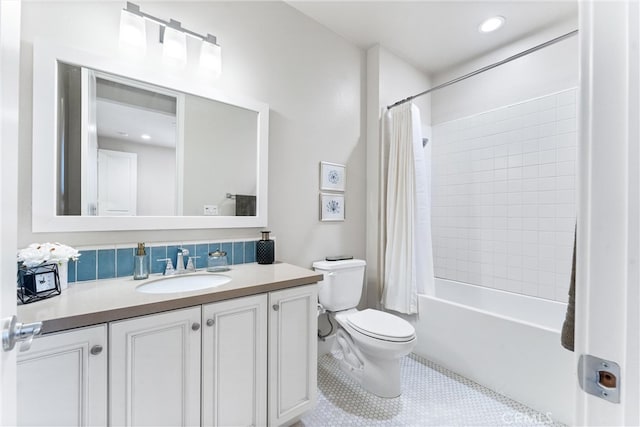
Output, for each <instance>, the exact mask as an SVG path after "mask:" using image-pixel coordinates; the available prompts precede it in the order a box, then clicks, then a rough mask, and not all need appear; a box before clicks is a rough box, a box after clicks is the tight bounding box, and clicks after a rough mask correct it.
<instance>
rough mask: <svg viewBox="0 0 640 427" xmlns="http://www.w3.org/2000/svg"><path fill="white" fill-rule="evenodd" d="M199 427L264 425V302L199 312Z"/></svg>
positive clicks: (243, 301)
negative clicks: (200, 324) (201, 326)
mask: <svg viewBox="0 0 640 427" xmlns="http://www.w3.org/2000/svg"><path fill="white" fill-rule="evenodd" d="M202 322H203V324H204V325H205V326H204V329H203V332H202V346H203V348H202V424H203V425H204V426H259V425H265V424H266V422H267V296H266V295H264V294H263V295H255V296H251V297H246V298H238V299H234V300H229V301H223V302H219V303H214V304H209V305H205V306H203V307H202Z"/></svg>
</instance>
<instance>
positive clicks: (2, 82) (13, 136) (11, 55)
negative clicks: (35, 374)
mask: <svg viewBox="0 0 640 427" xmlns="http://www.w3.org/2000/svg"><path fill="white" fill-rule="evenodd" d="M20 7H21V3H20V1H19V0H15V1H7V0H2V1H0V152H1V153H2V154H1V155H0V200H1V202H0V203H1V206H2V208H1V210H0V328H2V327H3V326H4V323H5V320H6V319H7V318H9V317H10V316H13V315H15V314H16V249H17V228H18V218H17V216H18V197H17V191H18V166H17V164H18V86H19V84H18V82H19V74H18V73H19V67H20ZM15 390H16V350H13V351H10V352H6V351H2V349H0V426H13V425H15V424H16V396H15V394H16V392H15Z"/></svg>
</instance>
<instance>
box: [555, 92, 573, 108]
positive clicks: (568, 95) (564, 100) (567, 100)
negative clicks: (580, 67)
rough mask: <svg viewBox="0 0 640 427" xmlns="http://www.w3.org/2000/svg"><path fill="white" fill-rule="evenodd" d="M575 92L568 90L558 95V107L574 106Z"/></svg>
mask: <svg viewBox="0 0 640 427" xmlns="http://www.w3.org/2000/svg"><path fill="white" fill-rule="evenodd" d="M576 98H577V92H576V89H569V90H567V91H564V92H560V93H559V94H558V106H560V107H561V106H564V105H569V104H574V105H575V104H576Z"/></svg>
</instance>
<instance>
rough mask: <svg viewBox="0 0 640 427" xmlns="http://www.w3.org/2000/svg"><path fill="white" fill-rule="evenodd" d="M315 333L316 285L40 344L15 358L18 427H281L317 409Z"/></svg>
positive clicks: (184, 310)
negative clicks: (55, 426)
mask: <svg viewBox="0 0 640 427" xmlns="http://www.w3.org/2000/svg"><path fill="white" fill-rule="evenodd" d="M316 333H317V290H316V285H315V284H314V285H302V286H297V287H291V288H287V289H284V290H277V291H272V292H269V293H260V294H256V295H251V296H242V297H238V298H233V299H228V300H224V301H219V302H213V303H207V304H204V305H196V306H193V307H188V308H182V309H176V310H171V311H165V312H161V313H157V314H150V315H146V316H140V317H133V318H128V319H123V320H114V321H111V322H109V323H105V324H102V325H100V326H95V327H86V328H83V329H73V330H70V331H65V332H61V333H55V334H50V335H45V336H43V337H39V338H36V339H35V340H34V341H33V346H32V348H31V350H29V351H28V352H24V353H20V355H19V357H18V399H17V400H18V416H19V418H18V420H19V422H20V424H21V425H64V426H80V425H95V426H106V425H107V424H108V425H112V426H197V425H202V426H240V425H242V426H265V425H269V426H274V427H275V426H280V425H288V424H291V423H293V422H295V421H296V420H297V419H298V418H299V417H300V416H301V415H302V414H303V413H304V412H306V411H307V410H309V409H311V408H312V407H313V405H314V404H315V397H316V382H317V363H316V362H317V350H316V346H317V341H316ZM107 336H108V343H109V348H108V351H107Z"/></svg>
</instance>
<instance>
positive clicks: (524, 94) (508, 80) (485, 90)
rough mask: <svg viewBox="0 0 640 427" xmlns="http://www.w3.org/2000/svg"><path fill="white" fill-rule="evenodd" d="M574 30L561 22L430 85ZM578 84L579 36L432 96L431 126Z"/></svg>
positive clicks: (574, 23)
mask: <svg viewBox="0 0 640 427" xmlns="http://www.w3.org/2000/svg"><path fill="white" fill-rule="evenodd" d="M576 28H578V23H577V20H571V21H566V22H563V23H560V24H558V25H556V26H554V27H551V28H548V29H546V30H544V31H540V32H538V33H536V34H534V35H532V36H530V37H527V38H525V39H522V40H520V41H518V42H516V43H512V44H510V45H507V46H505V47H503V48H501V49H497V50H495V51H493V52H491V53H489V54H487V55H484V56H481V57H479V58H477V59H475V60H472V61H469V62H466V63H464V64H461V65H459V66H457V67H454V68H452V69H450V70H447V71H446V72H444V73H440V74H438V75H436V76H433V77H434V79H433V80H434V85H436V84H441V83H444V82H446V81H449V80H451V79H454V78H456V77H460V76H463V75H465V74H467V73H470V72H472V71H475V70H477V69H479V68H482V67H485V66H487V65H490V64H493V63H495V62H497V61H500V60H503V59H505V58H508V57H509V56H512V55H515V54H516V53H519V52H522V51H524V50H526V49H529V48H531V47H533V46H536V45H538V44H541V43H544V42H546V41H548V40H551V39H553V38H555V37H558V36H560V35H563V34H566V33H568V32H570V31H572V30H575V29H576ZM577 85H578V37H575V36H574V37H570V38H568V39H565V40H563V41H561V42H559V43H556V44H554V45H552V46H548V47H546V48H544V49H542V50H539V51H537V52H535V53H532V54H529V55H527V56H525V57H522V58H519V59H516V60H515V61H512V62H510V63H507V64H504V65H501V66H499V67H497V68H494V69H492V70H490V71H487V72H485V73H482V74H479V75H477V76H473V77H470V78H469V79H467V80H464V81H461V82H458V83H456V84H454V85H452V86H448V87H446V88H444V89H441V90H438V91H436V92H434V93H433V94H431V96H432V107H431V108H432V119H433V124H438V123H443V122H446V121H449V120H454V119H458V118H461V117H466V116H469V115H472V114H476V113H480V112H483V111H488V110H492V109H494V108H498V107H502V106H505V105H510V104H514V103H517V102H522V101H524V100H526V99H531V98H537V97H540V96H544V95H547V94H549V93H553V92H558V91H561V90H565V89H568V88H571V87H576V86H577Z"/></svg>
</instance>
